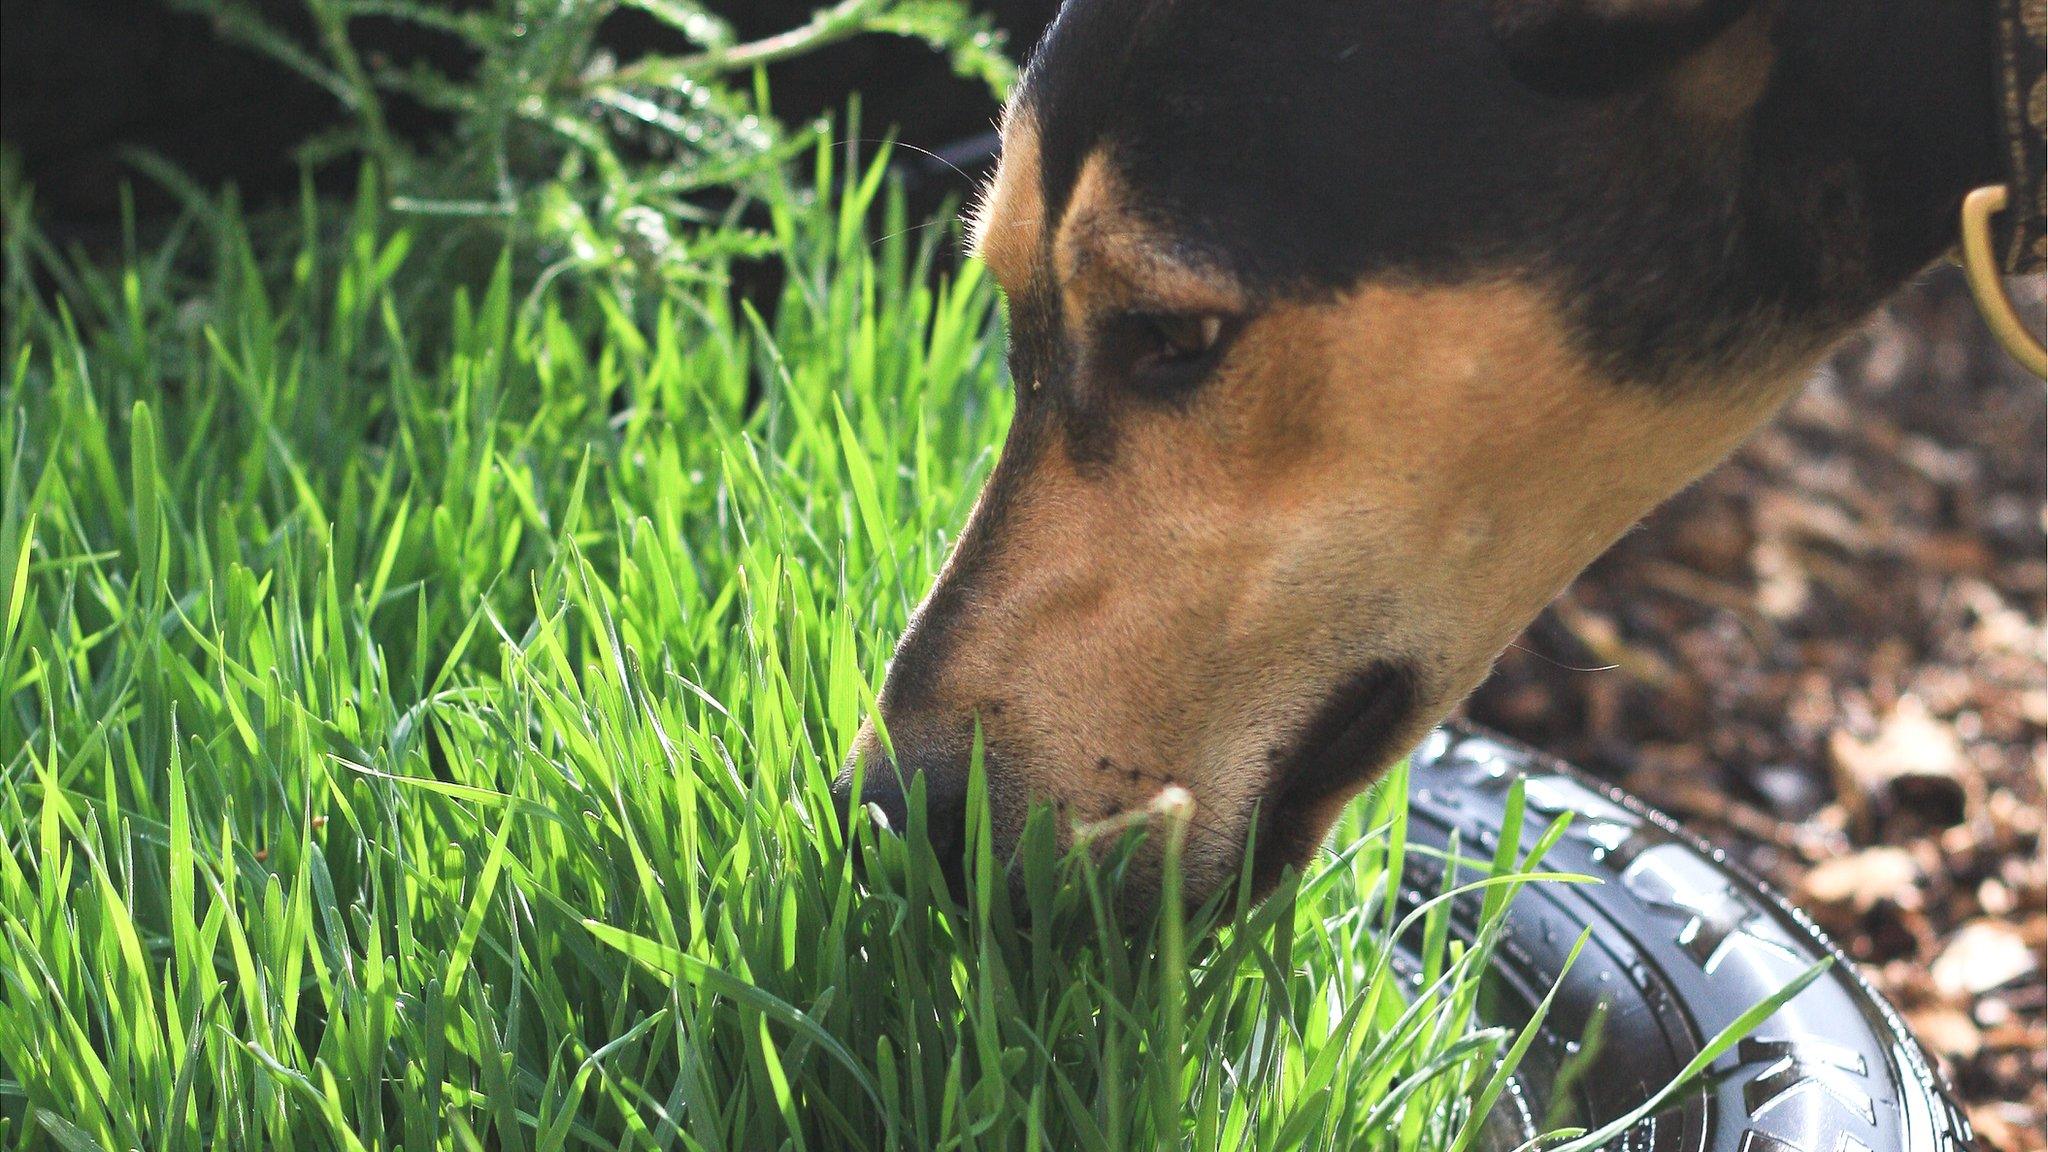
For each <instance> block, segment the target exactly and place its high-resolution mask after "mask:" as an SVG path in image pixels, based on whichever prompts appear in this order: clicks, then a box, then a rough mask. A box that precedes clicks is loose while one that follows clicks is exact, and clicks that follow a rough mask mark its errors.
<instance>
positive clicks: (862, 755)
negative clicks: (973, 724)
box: [832, 725, 967, 862]
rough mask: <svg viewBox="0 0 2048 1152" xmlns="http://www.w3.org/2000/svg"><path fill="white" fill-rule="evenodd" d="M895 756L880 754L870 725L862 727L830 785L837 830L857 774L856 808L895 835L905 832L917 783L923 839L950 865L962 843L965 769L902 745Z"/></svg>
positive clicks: (846, 821) (848, 809) (848, 812)
mask: <svg viewBox="0 0 2048 1152" xmlns="http://www.w3.org/2000/svg"><path fill="white" fill-rule="evenodd" d="M898 752H899V756H894V757H892V756H890V755H889V754H888V753H887V752H885V751H884V750H883V748H882V744H881V741H880V739H878V738H877V736H876V734H875V730H874V727H873V726H872V725H866V726H863V727H862V728H861V731H860V735H859V737H858V738H857V739H855V741H854V745H853V753H852V754H851V755H850V756H848V757H847V762H846V767H845V768H844V769H843V770H842V771H841V772H840V773H839V778H838V779H837V780H834V781H833V783H832V799H833V801H834V802H835V804H836V806H837V808H838V811H839V817H840V822H841V826H842V827H850V826H851V818H852V815H853V801H854V795H853V785H854V776H855V774H856V770H858V771H859V774H860V776H861V786H860V797H859V799H860V803H861V805H862V806H863V807H865V808H867V809H868V810H869V811H870V812H871V813H872V815H873V817H874V820H875V823H877V824H878V825H883V826H886V827H887V829H888V830H889V831H890V832H893V833H895V834H896V835H898V836H901V835H905V834H906V833H908V832H909V830H910V823H911V814H910V805H911V799H910V796H911V793H912V792H913V790H914V789H915V787H916V785H917V784H918V783H919V782H920V781H922V783H923V785H924V807H923V816H924V828H925V835H926V838H927V839H929V840H930V842H931V846H932V851H933V853H934V854H936V855H937V856H938V858H939V859H940V861H942V862H951V861H953V860H954V858H956V857H957V856H958V855H959V854H960V852H961V849H962V843H963V841H964V839H965V829H966V821H967V786H966V780H967V765H966V764H965V763H961V764H957V765H956V764H953V763H951V762H950V759H949V758H947V757H944V756H939V755H932V754H930V753H920V752H919V751H916V750H914V749H912V748H907V747H899V748H898Z"/></svg>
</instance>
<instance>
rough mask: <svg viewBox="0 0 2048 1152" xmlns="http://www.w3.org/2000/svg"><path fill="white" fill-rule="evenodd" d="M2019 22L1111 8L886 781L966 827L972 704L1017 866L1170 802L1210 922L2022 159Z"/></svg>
mask: <svg viewBox="0 0 2048 1152" xmlns="http://www.w3.org/2000/svg"><path fill="white" fill-rule="evenodd" d="M2027 7H2031V9H2032V15H2033V17H2034V18H2035V19H2036V20H2037V18H2038V13H2039V5H2038V2H2035V0H2030V2H2029V4H2028V5H2027ZM2013 11H2019V9H2014V10H2013ZM2001 16H2003V18H2004V19H2005V20H2006V21H2007V23H2008V24H2010V21H2011V20H2013V19H2022V20H2023V22H2024V19H2023V18H2022V17H2015V16H2013V14H2012V11H2003V12H2002V11H2001V10H1999V9H1997V8H1996V6H1995V5H1994V4H1993V3H1992V0H1490V2H1489V0H1070V2H1069V3H1068V4H1067V6H1066V8H1065V9H1064V10H1063V12H1062V13H1061V15H1060V17H1059V18H1058V20H1057V21H1056V22H1055V24H1054V26H1053V27H1052V29H1051V31H1050V32H1049V33H1048V34H1047V36H1046V38H1045V40H1044V42H1043V44H1042V45H1041V46H1040V48H1039V49H1038V52H1037V54H1036V57H1035V59H1034V60H1033V62H1032V63H1031V65H1030V66H1029V68H1028V69H1027V71H1026V73H1025V76H1024V78H1023V80H1022V82H1021V85H1020V88H1019V91H1018V93H1017V96H1016V98H1015V100H1014V101H1013V103H1012V105H1011V107H1010V108H1009V110H1008V113H1007V116H1006V119H1005V123H1004V130H1003V137H1004V149H1003V160H1002V164H1001V167H1000V169H999V171H998V173H997V176H996V178H995V180H994V182H993V184H992V186H991V187H990V188H989V189H988V190H987V194H986V197H985V201H984V203H983V204H982V206H981V210H980V213H979V218H978V227H977V228H976V231H975V236H976V243H977V245H978V249H979V252H980V255H981V256H982V258H983V259H985V260H986V261H987V263H988V266H989V268H990V269H991V270H992V271H993V273H994V275H995V277H996V278H997V279H998V280H999V281H1000V283H1001V284H1002V286H1003V288H1004V290H1005V292H1006V294H1007V297H1008V302H1009V316H1010V325H1011V333H1012V345H1011V353H1010V355H1011V369H1012V376H1013V377H1014V379H1015V381H1016V386H1017V409H1016V418H1015V424H1014V426H1013V428H1012V430H1011V432H1010V437H1009V441H1008V443H1007V445H1006V446H1005V448H1004V450H1003V455H1002V459H1001V462H1000V464H999V465H998V467H997V468H996V471H995V474H994V475H993V477H992V478H991V479H990V481H989V483H988V486H987V489H986V490H985V491H984V492H983V494H982V496H981V499H980V503H979V504H978V506H977V507H976V509H975V511H974V514H973V518H972V520H971V521H970V522H969V524H968V525H967V527H966V528H965V530H964V532H963V534H962V536H961V539H960V542H959V545H958V547H957V549H956V551H955V553H954V555H953V556H952V558H951V560H950V562H949V563H948V564H947V565H946V568H945V570H944V572H943V573H942V574H941V575H940V577H939V579H938V582H937V585H936V586H935V587H934V588H933V589H932V591H931V594H930V596H929V598H928V599H927V600H926V601H925V603H924V605H923V606H922V608H921V609H920V610H919V611H918V613H917V615H916V617H915V620H914V622H913V624H912V626H911V628H910V630H909V631H908V633H907V634H906V635H905V636H904V637H903V641H902V644H901V646H900V647H899V648H898V649H897V652H896V656H895V660H894V662H893V664H892V665H891V668H890V670H889V674H888V678H887V682H886V685H885V687H884V689H883V692H882V696H881V710H882V714H883V717H884V721H885V724H886V727H887V729H888V731H889V733H890V736H891V744H892V746H893V751H894V754H895V756H894V761H893V766H894V767H895V768H896V771H893V772H892V771H891V770H890V768H891V766H892V764H891V761H890V760H889V759H888V758H887V757H886V756H885V755H884V754H883V750H882V748H881V744H880V741H879V740H878V739H877V737H876V735H875V733H874V731H873V730H872V728H871V729H869V730H867V731H864V732H863V733H862V736H861V739H860V741H859V743H858V745H857V747H856V749H855V756H856V758H860V759H864V760H866V761H867V762H868V763H869V764H870V769H869V771H868V773H867V777H866V785H865V795H866V797H867V798H868V799H869V800H872V801H876V802H877V803H879V804H880V806H881V807H882V808H883V809H884V811H885V812H887V811H889V810H891V809H897V808H900V805H901V803H902V801H901V797H900V793H898V791H897V784H898V782H899V781H901V780H903V779H907V778H908V777H909V776H910V775H911V774H913V773H920V772H921V773H923V774H924V775H925V776H926V777H927V779H928V783H929V790H930V794H931V796H932V798H933V807H934V809H935V810H938V812H939V815H938V816H936V817H935V827H938V828H941V829H943V828H944V826H945V823H946V812H947V810H948V809H950V810H951V811H952V812H953V813H954V814H955V815H954V820H955V823H957V811H958V808H959V802H960V796H961V794H962V786H963V783H964V776H965V773H966V761H967V757H968V753H969V747H970V743H971V740H972V733H973V731H974V727H975V724H976V722H977V720H978V721H979V724H980V725H981V728H982V731H983V732H984V734H985V739H986V745H987V755H988V764H989V772H988V779H989V786H990V801H991V807H992V813H993V824H994V827H995V829H996V832H997V840H998V843H999V847H1001V846H1002V844H1003V843H1004V842H1005V841H1011V840H1014V838H1015V836H1016V835H1017V832H1018V829H1019V828H1020V826H1021V822H1022V820H1023V817H1024V815H1025V813H1026V811H1027V809H1028V806H1029V805H1030V804H1031V803H1033V802H1040V801H1042V802H1046V803H1050V804H1052V805H1054V806H1056V807H1057V808H1058V809H1059V810H1060V811H1061V812H1062V813H1063V814H1064V816H1065V819H1064V820H1063V821H1062V823H1063V824H1064V825H1065V826H1066V827H1068V828H1069V829H1071V828H1072V827H1074V826H1075V825H1076V824H1079V823H1085V822H1089V821H1097V820H1101V819H1103V818H1105V817H1110V816H1115V815H1117V814H1118V813H1122V812H1126V811H1130V810H1133V809H1142V808H1143V806H1144V805H1146V803H1147V802H1148V800H1149V799H1150V798H1152V797H1153V796H1155V795H1157V794H1158V793H1159V792H1160V791H1161V789H1162V788H1163V787H1165V786H1167V785H1169V784H1174V785H1178V786H1180V787H1181V788H1184V789H1185V790H1186V791H1187V793H1189V794H1190V795H1191V796H1192V799H1193V803H1194V809H1195V821H1194V828H1195V830H1196V835H1195V836H1194V838H1193V839H1192V841H1191V842H1190V847H1189V853H1188V889H1189V891H1190V892H1191V893H1193V894H1195V895H1201V894H1203V893H1206V892H1209V891H1213V890H1214V889H1215V888H1216V887H1217V886H1218V885H1220V884H1222V883H1223V882H1225V881H1226V880H1227V879H1228V878H1230V877H1231V876H1232V875H1233V874H1234V873H1235V870H1236V869H1237V868H1238V866H1239V864H1240V862H1241V853H1242V848H1243V845H1244V844H1245V842H1246V841H1247V839H1248V838H1254V837H1253V836H1252V833H1254V832H1256V836H1255V838H1254V839H1255V841H1256V844H1257V848H1256V857H1257V858H1256V860H1255V862H1254V866H1255V869H1256V874H1257V877H1258V880H1259V883H1260V884H1262V885H1264V884H1269V883H1270V882H1271V881H1272V880H1273V879H1274V878H1276V877H1277V875H1278V874H1279V871H1280V869H1281V868H1282V867H1283V866H1284V865H1286V864H1289V863H1297V864H1298V863H1300V862H1301V861H1303V860H1304V859H1305V858H1306V857H1307V856H1308V854H1309V853H1311V852H1312V851H1313V850H1314V847H1315V845H1316V844H1317V842H1318V841H1319V839H1320V838H1321V837H1322V835H1323V834H1324V832H1325V830H1326V829H1327V827H1328V825H1329V822H1330V821H1331V820H1332V819H1333V817H1334V816H1335V814H1336V812H1337V809H1338V808H1339V806H1340V805H1341V804H1342V803H1343V802H1344V801H1345V800H1346V799H1347V798H1348V797H1350V796H1351V795H1353V794H1354V793H1356V792H1357V791H1358V790H1359V789H1360V788H1362V787H1363V786H1365V785H1366V784H1367V783H1369V782H1370V781H1371V780H1372V779H1373V778H1374V776H1375V775H1376V774H1377V773H1378V772H1379V771H1380V770H1381V769H1382V768H1383V767H1384V766H1385V765H1386V764H1387V763H1388V762H1389V761H1391V760H1392V759H1394V758H1396V757H1398V756H1399V755H1401V754H1402V752H1403V751H1404V750H1405V749H1407V748H1408V747H1409V746H1410V745H1411V744H1412V743H1413V742H1414V741H1415V740H1417V739H1418V738H1419V737H1421V736H1422V735H1423V734H1424V732H1425V731H1427V729H1428V728H1429V727H1430V726H1431V725H1433V724H1434V723H1436V722H1437V721H1438V720H1439V719H1441V718H1442V717H1443V716H1444V715H1445V714H1446V713H1447V712H1449V711H1450V710H1451V709H1452V708H1453V707H1454V706H1455V705H1456V704H1457V703H1458V701H1459V700H1460V699H1461V698H1462V697H1463V696H1464V695H1465V694H1466V693H1467V692H1469V691H1470V690H1471V689H1472V688H1473V687H1474V686H1475V685H1477V684H1478V683H1479V681H1480V680H1481V679H1482V678H1483V677H1484V676H1485V675H1486V674H1487V671H1488V669H1489V667H1490V666H1491V664H1492V662H1493V660H1494V658H1495V657H1496V656H1497V655H1498V653H1499V652H1500V651H1501V650H1502V649H1503V647H1504V646H1506V645H1507V644H1508V642H1509V641H1510V640H1512V639H1513V638H1514V637H1515V635H1516V634H1517V633H1518V632H1519V631H1520V630H1521V629H1522V627H1523V626H1524V625H1525V624H1527V623H1528V622H1529V620H1530V619H1531V618H1532V617H1533V616H1534V615H1535V614H1536V612H1537V611H1538V610H1539V609H1540V608H1541V607H1542V606H1543V605H1544V603H1545V602H1546V601H1548V600H1549V599H1550V598H1551V597H1552V596H1553V595H1554V594H1555V593H1556V592H1557V591H1558V590H1559V589H1560V588H1561V587H1562V586H1563V585H1564V584H1565V583H1566V582H1567V581H1569V580H1570V579H1571V578H1572V577H1573V576H1574V575H1575V574H1576V573H1577V572H1578V571H1579V570H1580V569H1581V568H1582V567H1583V566H1584V565H1585V564H1586V563H1587V562H1589V561H1590V560H1592V559H1593V558H1594V557H1595V556H1596V555H1598V554H1599V553H1600V552H1601V551H1602V550H1603V549H1605V548H1606V547H1607V546H1608V545H1609V543H1611V542H1612V541H1613V540H1614V539H1615V538H1616V536H1617V535H1619V534H1620V533H1622V532H1623V531H1625V530H1626V529H1627V528H1628V527H1629V526H1630V525H1631V524H1633V523H1634V522H1635V521H1636V520H1637V519H1638V518H1639V517H1641V516H1642V515H1643V514H1644V513H1645V512H1646V511H1648V510H1649V509H1650V508H1651V507H1653V506H1654V505H1656V504H1657V503H1658V502H1659V501H1661V500H1663V499H1664V498H1666V497H1667V496H1669V495H1671V494H1672V493H1673V492H1675V491H1676V490H1678V489H1679V488H1680V487H1682V486H1683V485H1685V484H1686V483H1688V482H1689V481H1691V480H1692V479H1693V478H1695V477H1697V476H1698V475H1699V474H1700V473H1701V472H1702V471H1703V470H1705V469H1706V468H1708V467H1710V466H1711V465H1713V464H1714V463H1715V462H1716V461H1718V460H1720V459H1721V458H1722V457H1723V456H1724V455H1725V454H1726V453H1727V452H1728V451H1729V450H1730V449H1731V448H1733V447H1734V446H1735V445H1736V444H1737V443H1738V442H1739V441H1740V440H1741V439H1742V438H1743V437H1744V436H1745V435H1747V434H1748V433H1749V432H1750V431H1751V430H1752V429H1754V428H1755V427H1757V425H1758V424H1759V423H1761V422H1762V421H1764V420H1765V419H1767V418H1768V417H1769V416H1770V415H1771V414H1772V413H1773V412H1774V411H1775V410H1776V409H1777V408H1778V407H1779V406H1780V405H1781V404H1782V403H1783V402H1784V401H1785V400H1786V399H1787V398H1788V397H1789V396H1790V395H1791V394H1792V393H1793V391H1794V390H1795V389H1796V388H1797V387H1798V386H1799V384H1800V381H1801V380H1802V379H1803V378H1804V376H1805V375H1806V373H1807V372H1808V370H1809V369H1810V368H1811V367H1812V366H1813V365H1814V364H1815V362H1816V361H1817V360H1818V359H1819V358H1820V357H1821V356H1822V355H1823V354H1824V353H1825V352H1826V351H1827V350H1828V348H1829V347H1830V346H1831V345H1832V344H1833V343H1834V342H1835V341H1836V340H1837V339H1839V338H1840V337H1842V336H1843V335H1844V334H1846V333H1848V332H1849V331H1851V330H1852V329H1853V328H1854V327H1855V326H1856V325H1857V323H1858V321H1859V319H1860V318H1862V317H1863V316H1864V315H1865V313H1866V312H1868V311H1869V310H1870V309H1872V308H1873V307H1874V306H1876V305H1877V304H1878V303H1879V302H1880V301H1882V300H1883V299H1884V298H1885V297H1886V296H1887V295H1888V294H1889V293H1891V292H1892V291H1893V290H1894V289H1896V288H1898V287H1899V286H1900V285H1901V284H1902V283H1903V282H1905V281H1906V280H1907V279H1908V278H1910V277H1912V276H1913V275H1914V274H1915V273H1917V272H1919V271H1920V270H1921V269H1923V268H1924V267H1926V266H1927V265H1928V264H1929V263H1930V262H1931V261H1933V260H1935V259H1936V258H1938V257H1939V256H1941V255H1942V254H1943V252H1944V251H1946V250H1948V249H1949V248H1950V247H1951V246H1952V245H1953V244H1954V243H1955V242H1956V231H1957V229H1956V223H1955V221H1956V218H1957V210H1958V205H1959V204H1960V202H1961V201H1962V199H1963V197H1964V195H1965V193H1966V192H1968V191H1969V190H1971V189H1972V188H1975V187H1976V186H1978V185H1981V184H1985V183H1987V182H1992V181H1997V180H2001V179H2008V178H2009V173H2008V172H2007V166H2006V157H2007V148H2008V146H2009V145H2010V144H2012V143H2013V141H2012V140H2011V139H2009V138H2008V137H2007V136H2006V135H2004V134H2003V132H2002V129H2001V116H2000V109H2001V107H2002V102H2001V89H2000V86H1999V83H1998V79H1997V77H1998V70H1997V69H1996V68H1994V66H1993V63H1992V61H1993V60H1994V59H1995V58H1997V57H1998V55H1999V53H2000V51H2001V50H2002V45H2004V41H2003V40H2001V35H2002V34H2005V35H2007V36H2008V37H2009V35H2010V34H2011V33H2012V32H2013V28H2012V27H2004V28H2003V30H2001V25H2000V19H2001ZM2029 30H2031V31H2032V32H2034V33H2035V34H2038V31H2039V29H2038V23H2036V24H2035V25H2034V26H2033V27H2032V28H2031V29H2021V30H2020V31H2022V32H2025V31H2029ZM2027 50H2029V51H2038V49H2037V48H2029V49H2027ZM2035 98H2036V99H2038V96H2036V97H2035ZM2024 162H2025V163H2031V164H2038V152H2036V153H2034V159H2033V160H2032V161H2024ZM2035 187H2038V183H2036V185H2035ZM2030 202H2031V200H2030ZM2016 215H2020V214H2016ZM2033 242H2034V241H2033V239H2032V238H2031V237H2028V238H2022V240H2020V241H2017V243H2023V244H2032V243H2033ZM2026 255H2029V256H2031V255H2033V253H2032V251H2031V250H2030V251H2029V252H2028V253H2026ZM845 786H846V781H845V780H844V779H842V782H841V788H842V790H843V789H844V788H845Z"/></svg>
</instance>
